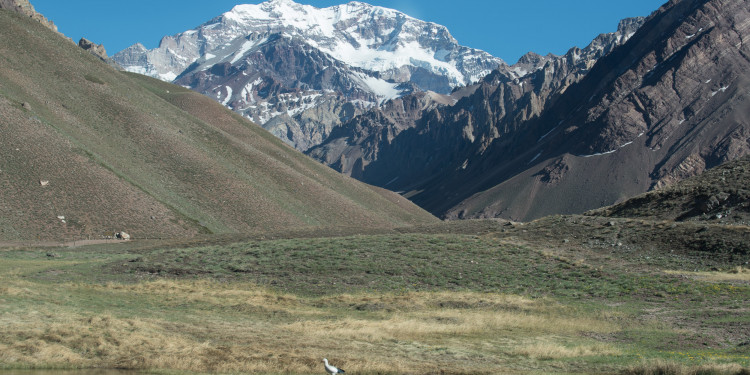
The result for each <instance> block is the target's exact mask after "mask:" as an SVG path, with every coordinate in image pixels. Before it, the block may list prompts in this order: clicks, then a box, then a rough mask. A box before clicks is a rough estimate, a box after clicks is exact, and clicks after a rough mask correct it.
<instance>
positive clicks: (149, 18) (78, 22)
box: [31, 0, 666, 64]
mask: <svg viewBox="0 0 750 375" xmlns="http://www.w3.org/2000/svg"><path fill="white" fill-rule="evenodd" d="M296 1H297V2H298V3H304V4H310V5H314V6H316V7H319V8H324V7H328V6H331V5H336V4H343V3H347V2H348V1H347V0H296ZM260 2H262V1H257V0H245V1H243V0H128V1H116V0H66V1H62V0H31V3H32V4H33V5H34V7H35V8H36V10H37V11H38V12H40V13H42V14H44V15H45V16H46V17H47V18H49V19H51V20H52V21H53V22H55V24H56V25H57V26H58V29H59V30H60V31H61V32H63V33H64V34H65V35H67V36H69V37H71V38H72V39H73V40H75V41H76V42H77V41H78V39H80V38H81V37H86V38H87V39H90V40H92V41H93V42H95V43H100V44H104V47H105V48H106V49H107V53H109V54H110V55H112V54H114V53H115V52H117V51H120V50H122V49H124V48H126V47H128V46H130V45H132V44H135V43H136V42H140V43H142V44H143V45H145V46H146V47H147V48H154V47H156V46H157V45H158V43H159V40H160V39H161V37H163V36H165V35H173V34H176V33H179V32H182V31H186V30H189V29H192V28H195V27H196V26H198V25H200V24H202V23H204V22H206V21H208V20H210V19H211V18H213V17H216V16H218V15H220V14H222V13H224V12H226V11H229V10H230V9H232V7H233V6H234V5H236V4H249V3H253V4H257V3H260ZM363 2H368V3H370V4H373V5H379V6H384V7H387V8H393V9H396V10H399V11H402V12H404V13H406V14H408V15H410V16H412V17H415V18H419V19H422V20H425V21H430V22H435V23H438V24H442V25H445V26H447V27H448V29H449V30H450V32H451V34H452V35H453V36H454V37H455V38H456V39H457V40H458V42H459V43H461V44H462V45H465V46H469V47H473V48H478V49H482V50H485V51H487V52H489V53H491V54H492V55H495V56H497V57H500V58H502V59H503V60H505V61H506V62H508V63H511V64H512V63H515V62H516V61H517V60H518V58H519V57H521V56H522V55H523V54H525V53H526V52H529V51H534V52H536V53H539V54H542V55H544V54H547V53H554V54H563V53H565V52H566V51H567V50H568V49H569V48H570V47H573V46H578V47H585V46H586V45H587V44H588V43H589V42H590V41H591V40H592V39H594V38H595V37H596V36H597V35H598V34H600V33H604V32H612V31H615V29H616V28H617V22H618V21H619V20H620V19H622V18H626V17H634V16H647V15H649V14H650V13H651V12H652V11H654V10H656V9H658V8H659V6H661V5H662V4H663V3H664V2H666V0H619V1H606V0H605V1H603V0H371V1H363Z"/></svg>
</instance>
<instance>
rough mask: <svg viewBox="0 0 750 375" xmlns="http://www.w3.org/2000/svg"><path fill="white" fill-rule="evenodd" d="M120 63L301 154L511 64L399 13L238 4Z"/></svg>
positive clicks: (287, 2) (122, 55) (359, 7)
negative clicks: (403, 105)
mask: <svg viewBox="0 0 750 375" xmlns="http://www.w3.org/2000/svg"><path fill="white" fill-rule="evenodd" d="M113 59H114V60H115V61H117V62H118V63H119V64H120V65H122V66H123V67H124V68H125V69H127V70H129V71H133V72H139V73H144V74H147V75H151V76H154V77H159V78H161V79H163V80H168V81H172V80H175V79H178V80H177V83H178V84H180V85H185V86H188V87H190V88H192V89H194V90H196V91H199V92H202V93H205V94H207V95H209V96H211V97H216V98H217V100H219V101H220V102H222V103H224V104H225V105H227V106H229V107H230V108H232V109H234V110H236V111H237V112H239V113H241V114H243V115H244V116H246V117H248V118H250V119H253V120H255V121H257V122H259V123H261V124H262V125H264V126H265V127H266V128H267V129H269V130H271V131H272V132H273V133H274V134H276V135H277V136H279V137H281V138H282V139H284V140H285V141H286V142H288V143H289V144H292V145H294V146H295V147H297V148H298V149H301V150H304V149H307V148H308V147H309V146H311V145H316V144H318V143H320V142H321V141H322V140H323V139H325V138H326V136H327V135H328V133H329V132H330V131H331V129H332V128H333V127H335V126H338V125H339V124H340V123H341V122H343V121H346V120H348V119H351V117H353V116H354V115H355V114H358V113H361V112H362V111H363V110H365V109H368V108H370V107H374V106H378V105H379V104H381V103H382V102H383V101H384V100H387V99H392V98H395V97H398V96H401V95H403V94H407V93H409V92H411V91H412V90H413V89H414V88H418V89H419V90H423V91H424V90H432V91H436V92H439V93H444V94H447V93H449V92H450V91H451V90H452V89H453V88H454V87H457V86H462V85H466V84H469V83H472V82H476V81H478V80H479V79H481V78H482V77H483V76H485V75H486V74H488V73H489V72H491V71H492V70H493V69H495V68H497V67H498V66H501V65H505V64H504V62H503V61H502V60H501V59H499V58H495V57H493V56H491V55H489V54H487V53H486V52H483V51H479V50H475V49H472V48H468V47H464V46H461V45H459V44H458V42H457V41H456V40H455V39H454V38H453V37H452V36H451V35H450V33H449V32H448V30H447V29H446V28H445V27H444V26H441V25H437V24H434V23H429V22H424V21H420V20H417V19H414V18H412V17H409V16H407V15H405V14H403V13H400V12H397V11H395V10H391V9H386V8H381V7H376V6H371V5H368V4H365V3H360V2H351V3H348V4H343V5H337V6H333V7H329V8H323V9H319V8H315V7H313V6H309V5H301V4H297V3H294V2H293V1H291V0H271V1H267V2H265V3H262V4H258V5H250V4H248V5H238V6H236V7H234V8H233V9H232V10H231V11H229V12H227V13H224V14H223V15H221V16H219V17H217V18H215V19H213V20H211V21H209V22H207V23H206V24H204V25H201V26H199V27H198V28H196V29H193V30H189V31H186V32H184V33H180V34H177V35H174V36H170V37H165V38H164V39H162V41H161V44H160V46H159V47H158V48H156V49H153V50H147V49H145V48H144V47H143V46H142V45H134V46H132V47H130V48H128V49H126V50H123V51H121V52H118V53H117V54H115V56H114V57H113ZM276 69H280V71H278V72H275V70H276ZM329 69H330V71H328V70H329ZM402 84H405V85H402ZM279 94H283V95H279ZM345 107H346V108H345Z"/></svg>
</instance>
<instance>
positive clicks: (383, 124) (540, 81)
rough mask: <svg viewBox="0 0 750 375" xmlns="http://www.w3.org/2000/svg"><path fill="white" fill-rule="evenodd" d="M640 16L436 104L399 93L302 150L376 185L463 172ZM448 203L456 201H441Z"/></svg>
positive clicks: (625, 34)
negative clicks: (580, 45)
mask: <svg viewBox="0 0 750 375" xmlns="http://www.w3.org/2000/svg"><path fill="white" fill-rule="evenodd" d="M642 22H643V19H642V18H632V19H626V20H623V21H622V22H621V23H620V25H619V27H618V30H617V31H616V32H614V33H609V34H602V35H600V36H599V37H597V38H596V39H595V40H594V41H593V42H592V43H591V44H590V45H589V46H587V47H586V48H584V49H579V48H573V49H571V50H570V51H568V53H567V54H565V55H564V56H554V55H549V56H539V55H537V54H534V53H529V54H527V55H526V56H524V57H523V58H521V59H520V60H519V61H518V63H516V64H515V65H513V66H511V67H502V68H500V69H497V70H495V71H494V72H493V73H492V74H490V75H488V76H487V77H485V78H484V79H483V80H482V81H481V82H480V83H479V84H477V85H472V86H469V87H466V88H463V89H461V90H458V91H456V92H454V93H453V94H451V98H449V100H442V101H441V102H442V104H443V105H440V104H437V103H436V104H433V105H426V104H422V105H401V103H413V102H417V103H422V102H424V98H425V95H424V94H413V95H410V96H405V97H403V98H400V99H398V100H395V101H394V103H393V104H389V105H387V106H386V107H387V108H391V107H393V108H396V109H398V110H399V112H398V115H394V114H393V113H384V111H383V110H382V109H374V110H371V111H370V112H368V113H366V114H363V115H362V116H357V117H355V118H354V119H352V120H351V121H349V122H347V123H346V124H345V125H344V126H342V128H341V130H339V131H336V132H335V133H332V134H331V136H329V139H328V140H327V141H326V142H324V143H323V144H322V145H320V146H318V147H315V148H313V149H311V150H309V151H308V154H309V155H311V156H313V157H315V158H316V159H318V160H320V161H322V162H324V163H326V164H328V165H330V166H332V167H334V168H335V169H337V170H339V171H341V172H343V173H346V174H349V175H352V176H354V177H356V178H359V179H362V180H363V181H368V182H369V183H373V184H376V185H380V186H386V187H388V188H391V189H396V190H409V189H411V188H412V187H413V186H420V184H425V185H427V186H428V185H429V184H431V181H430V180H431V179H432V178H433V176H435V175H437V174H440V173H445V172H446V170H448V169H450V170H456V169H460V170H464V169H466V168H467V167H468V166H469V164H470V163H471V164H473V163H475V162H476V160H477V159H481V158H482V157H483V155H484V154H485V153H486V152H487V149H488V147H489V146H490V145H492V144H493V143H494V142H495V141H496V140H498V139H500V138H503V137H506V136H507V135H508V134H511V133H514V132H520V131H523V129H524V126H525V124H526V123H527V122H528V121H529V120H532V119H535V118H537V117H538V116H540V114H541V113H542V112H543V111H544V109H545V108H546V107H548V105H549V104H548V103H550V102H553V101H554V100H555V99H556V98H557V97H558V96H559V95H561V94H562V93H563V92H565V91H566V90H567V89H568V87H570V85H571V84H573V83H575V82H577V81H579V80H580V79H581V78H582V77H583V76H585V75H586V74H587V73H588V72H589V69H591V67H592V66H593V65H594V64H595V63H596V61H597V60H598V59H599V58H601V57H602V56H603V55H605V54H607V53H609V52H610V51H611V50H612V49H613V48H615V47H617V46H618V45H620V44H622V43H624V42H625V41H626V40H627V39H628V38H629V37H630V36H632V35H633V33H634V32H635V31H636V30H637V29H638V27H639V26H640V25H641V24H642ZM433 97H434V95H432V96H427V98H433ZM451 101H452V103H451ZM430 103H435V101H430ZM453 104H455V105H453ZM396 118H398V119H408V120H409V121H402V120H396ZM407 129H409V130H408V131H405V130H407ZM402 132H403V134H402ZM386 135H387V136H386ZM415 189H421V187H419V188H415ZM451 195H453V194H452V193H451ZM438 199H440V198H438ZM453 199H455V198H453ZM451 202H452V203H453V204H456V203H458V202H457V201H454V200H450V201H449V202H445V203H451ZM445 208H447V207H444V208H443V209H445Z"/></svg>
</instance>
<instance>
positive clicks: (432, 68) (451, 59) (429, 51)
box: [114, 0, 503, 91]
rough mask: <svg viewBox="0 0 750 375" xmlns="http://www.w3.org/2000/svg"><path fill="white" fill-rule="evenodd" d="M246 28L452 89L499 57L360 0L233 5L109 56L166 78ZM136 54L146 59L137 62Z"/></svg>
mask: <svg viewBox="0 0 750 375" xmlns="http://www.w3.org/2000/svg"><path fill="white" fill-rule="evenodd" d="M253 33H282V34H286V35H289V36H298V37H301V38H303V39H305V40H306V41H307V43H309V44H310V45H312V46H314V47H316V48H319V49H320V50H321V51H323V52H326V53H328V54H329V55H331V56H332V57H333V58H335V59H338V60H340V61H342V62H344V63H346V64H348V65H351V66H354V67H358V68H363V69H367V70H372V71H376V72H381V73H384V74H383V75H382V77H384V78H385V79H394V80H396V81H399V82H404V81H408V79H409V77H410V76H411V74H412V73H413V72H414V71H416V70H419V69H423V70H425V71H427V72H429V73H431V74H436V75H438V76H442V77H446V78H447V79H448V86H449V88H453V87H456V86H459V85H465V84H469V83H472V82H473V81H475V80H476V79H477V77H483V76H484V75H486V74H489V73H490V72H491V71H492V70H493V69H494V68H496V67H498V66H499V65H501V64H503V61H502V60H501V59H499V58H496V57H493V56H491V55H490V54H488V53H486V52H484V51H480V50H476V49H472V48H468V47H464V46H461V45H459V44H458V42H457V41H456V40H455V39H454V38H453V37H452V36H451V34H450V32H449V31H448V29H447V28H446V27H445V26H442V25H438V24H435V23H431V22H425V21H421V20H418V19H416V18H413V17H410V16H408V15H406V14H404V13H401V12H399V11H396V10H393V9H388V8H383V7H378V6H372V5H369V4H366V3H362V2H350V3H347V4H342V5H335V6H332V7H328V8H316V7H314V6H311V5H303V4H298V3H295V2H294V1H292V0H270V1H267V2H264V3H261V4H257V5H255V4H243V5H237V6H235V7H234V8H233V9H232V10H231V11H229V12H226V13H224V14H222V15H221V16H219V17H216V18H214V19H213V20H211V21H209V22H207V23H205V24H203V25H201V26H199V27H198V28H196V29H194V30H189V31H186V32H183V33H181V34H177V35H174V36H168V37H165V38H164V39H162V42H161V44H160V46H159V47H158V48H156V49H154V50H150V51H143V52H141V53H142V54H145V55H146V56H147V58H146V59H140V60H139V59H137V58H133V57H132V56H131V57H130V58H126V57H125V56H122V55H121V53H118V54H116V55H115V57H114V58H115V60H116V61H118V62H124V64H123V65H124V67H125V68H126V69H127V70H132V71H138V72H146V74H149V75H152V76H155V77H157V78H162V79H168V78H172V79H174V77H175V76H178V75H179V74H180V73H182V71H184V70H185V69H186V68H187V67H188V66H189V65H190V64H192V63H193V62H195V61H196V60H198V59H199V58H200V57H202V56H205V54H207V53H211V54H213V55H220V54H219V53H216V52H214V51H213V50H214V49H217V48H220V47H222V46H224V45H225V44H228V43H231V41H232V40H234V39H236V38H241V37H246V36H248V35H249V34H253ZM125 51H127V50H124V51H122V52H125ZM131 52H133V53H138V51H137V50H135V49H132V50H131ZM138 57H140V56H138ZM235 57H237V58H239V57H238V56H237V55H236V54H235ZM144 60H148V62H147V63H146V64H143V61H144ZM133 61H140V62H141V63H140V64H133ZM136 65H138V66H136ZM449 88H448V87H446V90H444V91H447V90H448V89H449Z"/></svg>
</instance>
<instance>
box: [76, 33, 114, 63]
mask: <svg viewBox="0 0 750 375" xmlns="http://www.w3.org/2000/svg"><path fill="white" fill-rule="evenodd" d="M78 47H81V48H83V49H84V50H86V51H89V52H90V53H91V54H92V55H94V56H96V57H98V58H100V59H102V60H103V61H107V60H109V57H108V56H107V50H106V49H105V48H104V46H103V45H101V44H96V43H94V42H92V41H90V40H88V39H86V38H81V40H79V41H78Z"/></svg>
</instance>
